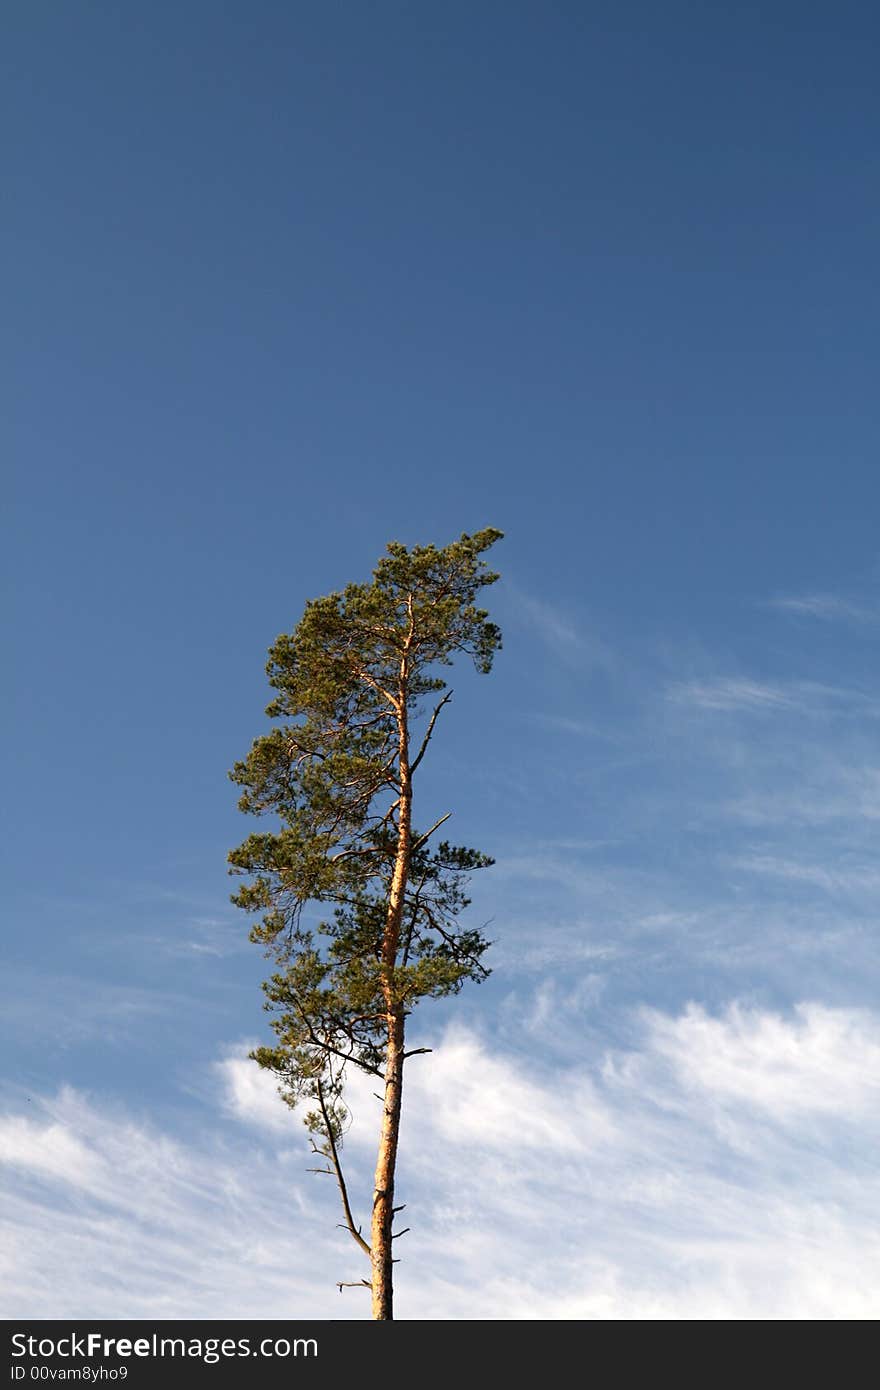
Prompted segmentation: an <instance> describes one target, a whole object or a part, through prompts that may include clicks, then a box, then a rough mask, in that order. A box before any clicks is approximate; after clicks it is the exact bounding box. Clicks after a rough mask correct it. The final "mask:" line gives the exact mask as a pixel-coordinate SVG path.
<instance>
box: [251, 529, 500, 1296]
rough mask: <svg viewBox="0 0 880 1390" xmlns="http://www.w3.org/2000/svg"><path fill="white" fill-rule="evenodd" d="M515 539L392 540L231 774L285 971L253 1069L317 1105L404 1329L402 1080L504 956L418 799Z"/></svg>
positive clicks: (287, 674) (267, 935) (275, 984)
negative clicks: (396, 1298) (364, 1182)
mask: <svg viewBox="0 0 880 1390" xmlns="http://www.w3.org/2000/svg"><path fill="white" fill-rule="evenodd" d="M500 537H501V532H500V531H496V530H493V529H486V530H483V531H479V532H477V534H476V535H473V536H470V535H467V534H464V535H462V537H461V538H460V539H459V540H457V541H454V542H453V543H452V544H451V545H448V546H446V547H445V548H444V549H442V550H440V549H437V548H436V547H435V546H433V545H429V546H416V547H414V548H413V549H412V550H407V549H406V548H405V547H404V546H402V545H399V544H396V543H392V544H391V545H389V546H388V547H387V553H386V555H385V556H384V557H383V558H382V559H381V560H380V561H379V563H378V565H377V567H376V569H375V570H374V572H373V580H372V583H369V584H350V585H349V586H348V587H347V588H346V589H345V590H344V591H343V592H341V593H334V594H329V595H327V597H325V598H320V599H315V600H312V601H311V602H309V603H307V604H306V608H305V612H304V613H303V616H302V618H301V620H300V622H299V624H298V626H297V627H296V629H295V630H294V631H293V632H292V633H290V634H287V635H283V636H281V637H279V638H278V640H277V641H276V642H275V644H274V645H273V646H272V648H271V649H270V652H269V662H268V666H267V672H268V675H269V680H270V683H271V685H272V686H273V688H274V690H275V692H276V695H275V698H274V699H273V700H272V702H271V704H270V705H269V706H268V709H267V711H266V712H267V714H268V715H269V716H270V717H271V718H272V719H273V720H277V721H280V722H278V723H277V724H276V725H275V727H273V728H272V730H271V731H270V732H269V733H266V734H264V735H263V736H262V737H260V738H258V739H257V740H256V741H255V743H254V745H253V747H252V748H251V751H250V753H249V754H248V756H247V757H246V758H245V759H244V760H243V761H242V762H238V763H236V764H235V766H234V768H233V769H232V772H231V773H230V776H231V778H232V780H233V781H234V782H236V783H238V785H239V786H240V787H242V788H243V791H242V794H241V798H240V801H239V806H240V808H241V810H242V811H245V812H248V813H252V814H254V815H257V816H266V815H268V816H270V817H272V818H273V828H272V829H270V830H268V831H260V832H256V833H254V834H252V835H250V836H249V837H248V838H247V839H246V840H245V841H244V843H243V844H242V845H240V846H239V847H238V848H237V849H235V850H233V851H232V853H231V854H230V855H229V862H230V864H231V866H232V868H231V872H233V873H236V874H242V875H246V876H247V882H246V883H245V884H243V885H242V887H241V888H239V890H238V892H237V893H236V894H234V896H233V902H235V903H236V904H237V905H238V906H240V907H242V908H244V909H245V910H246V911H248V912H251V913H254V914H257V915H258V916H259V919H260V920H259V921H258V922H257V924H256V925H255V926H254V927H253V928H252V931H251V938H252V939H253V940H254V941H256V942H259V943H261V944H262V945H263V946H264V947H265V948H266V951H267V954H268V955H270V956H271V957H272V958H273V959H274V962H275V966H276V969H275V972H274V973H273V974H272V976H271V978H270V979H269V980H267V981H266V983H265V984H264V986H263V988H264V990H265V993H266V1004H267V1008H269V1010H270V1011H271V1013H272V1015H273V1019H272V1027H273V1029H274V1032H275V1035H276V1041H275V1045H274V1046H272V1047H260V1048H258V1049H257V1050H256V1051H255V1052H254V1053H253V1056H254V1057H255V1059H256V1060H257V1062H259V1064H260V1065H261V1066H263V1067H266V1068H268V1069H269V1070H270V1071H271V1072H273V1073H274V1074H275V1075H276V1076H277V1077H278V1078H279V1081H280V1090H281V1094H282V1095H283V1096H284V1098H285V1100H287V1102H288V1103H289V1104H290V1105H291V1106H294V1105H298V1104H300V1103H302V1102H304V1103H305V1105H306V1115H305V1121H306V1124H307V1126H308V1128H309V1130H310V1131H311V1134H312V1143H313V1148H314V1150H315V1152H316V1153H318V1154H320V1155H321V1156H322V1158H323V1159H325V1160H326V1164H327V1166H326V1168H324V1169H322V1170H321V1171H325V1172H329V1173H331V1174H333V1175H335V1178H336V1181H337V1183H338V1186H339V1192H340V1196H341V1199H342V1207H343V1212H344V1215H345V1225H346V1226H347V1228H348V1230H349V1232H350V1233H351V1235H352V1237H353V1239H354V1240H355V1242H356V1243H357V1245H358V1246H359V1247H360V1249H361V1250H362V1251H363V1252H364V1254H365V1255H366V1256H367V1257H368V1258H369V1260H370V1277H369V1279H366V1278H364V1279H363V1280H361V1281H360V1282H361V1283H363V1284H366V1285H368V1286H369V1287H370V1288H371V1290H372V1300H373V1316H374V1318H379V1319H388V1318H391V1317H393V1299H392V1265H393V1260H392V1239H393V1229H392V1227H393V1221H394V1214H395V1206H394V1180H395V1170H396V1165H397V1151H398V1140H399V1135H400V1118H401V1102H402V1096H403V1078H404V1067H405V1063H406V1061H407V1059H408V1058H409V1057H412V1056H413V1055H414V1054H415V1053H417V1052H422V1051H425V1049H424V1048H414V1049H412V1050H409V1051H408V1050H407V1047H406V1031H407V1020H408V1018H409V1016H410V1014H411V1013H412V1011H413V1009H414V1008H415V1006H416V1004H417V1003H418V1002H419V1000H421V999H426V998H434V999H436V998H440V997H443V996H445V995H450V994H455V993H457V991H458V990H459V989H461V987H462V985H463V984H464V982H465V981H466V980H475V981H481V980H484V979H485V978H486V975H487V974H488V971H487V970H486V968H485V966H484V965H483V955H484V952H485V951H486V948H487V946H488V944H489V943H488V942H487V940H486V939H485V937H484V936H483V934H482V932H481V931H479V930H478V929H476V928H473V927H465V926H462V925H461V924H460V922H459V916H460V914H461V912H462V910H463V909H464V908H466V907H467V906H468V902H469V899H468V897H467V892H466V890H467V882H468V876H469V874H470V873H471V871H473V870H475V869H480V868H484V867H486V866H487V865H488V864H490V863H491V862H492V861H491V860H490V859H489V858H487V857H486V856H485V855H483V854H481V853H479V852H478V851H477V850H473V849H467V848H464V847H462V846H456V845H453V844H451V843H449V842H448V841H447V840H438V839H437V832H438V831H439V829H440V827H441V826H442V825H443V824H444V822H445V821H446V820H448V818H449V814H451V813H450V812H447V813H445V814H444V815H442V816H440V817H439V819H437V820H436V821H435V822H434V823H433V824H430V825H427V826H425V827H424V828H422V826H421V825H417V824H416V823H415V822H414V820H413V786H414V778H415V775H416V773H417V772H418V769H419V768H420V766H421V764H422V760H423V759H424V757H425V756H426V754H427V752H428V749H429V745H430V743H431V740H432V736H433V735H434V731H435V727H436V725H437V720H438V718H439V716H440V714H441V712H442V710H443V707H444V706H445V705H446V704H447V703H448V702H449V700H450V699H451V694H452V692H451V691H449V690H448V689H447V685H446V681H445V680H444V679H443V676H442V675H441V671H442V669H443V668H444V667H447V666H449V665H450V664H451V663H452V661H453V659H454V657H455V656H456V655H465V656H468V657H470V658H472V660H473V661H474V663H475V665H476V667H477V669H478V670H479V671H482V672H488V671H489V670H490V669H491V667H492V660H493V657H494V655H495V652H496V651H497V650H498V648H499V646H500V644H501V634H500V632H499V629H498V628H497V627H496V625H495V624H494V623H492V622H490V621H489V619H488V614H487V612H486V610H485V609H483V608H480V607H478V605H477V599H478V595H479V592H480V590H481V589H482V588H483V587H485V586H486V585H488V584H492V583H494V581H495V580H496V579H497V578H498V576H497V574H493V573H492V572H491V571H490V570H489V569H488V568H487V565H486V562H485V560H484V559H483V558H482V557H483V554H484V552H485V551H486V550H488V549H489V547H490V546H492V545H494V543H495V542H496V541H497V540H499V539H500ZM438 696H439V698H437V697H438ZM426 698H427V700H428V703H429V705H432V706H433V708H431V709H430V712H428V711H427V710H425V712H424V714H423V707H424V705H425V701H426ZM307 908H308V909H309V911H308V912H306V911H305V909H307ZM316 915H319V916H320V920H319V921H317V922H315V921H314V920H313V918H314V917H315V916H316ZM351 1066H355V1067H358V1068H360V1069H361V1070H362V1071H364V1072H366V1073H368V1074H369V1075H370V1076H372V1077H375V1078H378V1079H379V1080H380V1081H381V1083H382V1086H383V1088H384V1096H383V1106H382V1118H381V1125H380V1132H379V1140H378V1153H377V1160H376V1172H375V1180H374V1190H373V1205H372V1215H371V1220H370V1227H369V1239H367V1237H366V1236H365V1235H364V1233H363V1229H362V1227H361V1226H360V1225H359V1224H358V1223H357V1221H356V1219H355V1216H354V1213H353V1211H352V1207H351V1202H350V1199H349V1193H348V1189H347V1186H346V1182H345V1178H344V1175H343V1170H342V1165H341V1159H340V1151H341V1145H342V1135H343V1131H344V1128H345V1124H346V1120H347V1111H346V1108H345V1104H344V1100H343V1088H344V1084H345V1077H346V1071H347V1069H348V1068H349V1067H351Z"/></svg>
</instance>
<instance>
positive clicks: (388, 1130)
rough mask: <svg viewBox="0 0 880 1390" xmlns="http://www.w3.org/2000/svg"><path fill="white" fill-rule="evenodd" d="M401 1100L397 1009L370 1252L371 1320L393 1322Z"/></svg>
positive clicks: (390, 1036)
mask: <svg viewBox="0 0 880 1390" xmlns="http://www.w3.org/2000/svg"><path fill="white" fill-rule="evenodd" d="M402 1097H403V1009H402V1007H401V1008H399V1009H398V1010H397V1011H396V1013H395V1016H394V1019H393V1021H392V1024H391V1025H390V1026H389V1030H388V1061H387V1065H386V1068H385V1104H384V1106H383V1109H382V1131H381V1135H380V1138H379V1155H378V1158H377V1161H376V1185H375V1191H374V1193H373V1220H372V1229H371V1233H370V1250H371V1252H372V1254H371V1260H372V1265H373V1280H372V1284H373V1317H374V1318H378V1319H393V1317H394V1302H393V1288H392V1262H393V1255H392V1241H391V1227H392V1223H393V1221H394V1170H395V1167H396V1164H397V1142H398V1139H399V1136H400V1103H401V1100H402Z"/></svg>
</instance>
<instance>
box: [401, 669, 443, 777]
mask: <svg viewBox="0 0 880 1390" xmlns="http://www.w3.org/2000/svg"><path fill="white" fill-rule="evenodd" d="M451 699H452V691H451V690H447V692H446V694H445V695H444V696H443V699H442V700H441V701H440V703H439V705H438V706H437V708H436V709H435V710H434V713H433V714H432V715H431V718H430V720H429V722H428V727H427V730H426V731H425V737H424V738H423V739H422V746H421V748H420V749H419V751H418V753H417V754H416V757H415V761H414V762H413V763H412V764H411V765H410V770H409V771H410V776H412V774H413V773H414V772H415V770H416V768H417V767H418V765H419V763H420V762H421V761H422V758H423V757H424V756H425V752H426V750H427V747H428V744H429V743H430V741H431V735H432V733H433V732H434V725H435V724H436V723H437V715H438V714H439V713H440V711H441V710H442V708H443V706H444V705H447V704H448V703H449V701H450V700H451Z"/></svg>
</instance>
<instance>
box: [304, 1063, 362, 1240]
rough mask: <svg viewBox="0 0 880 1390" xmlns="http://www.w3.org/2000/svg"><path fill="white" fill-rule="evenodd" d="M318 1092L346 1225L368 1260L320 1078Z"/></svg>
mask: <svg viewBox="0 0 880 1390" xmlns="http://www.w3.org/2000/svg"><path fill="white" fill-rule="evenodd" d="M317 1092H318V1104H319V1105H320V1107H321V1115H322V1116H323V1119H324V1128H325V1130H326V1133H327V1143H328V1145H329V1146H330V1152H329V1154H327V1157H328V1158H329V1159H330V1162H331V1163H332V1164H333V1168H334V1171H335V1173H336V1181H337V1182H338V1184H339V1195H340V1197H341V1198H342V1210H343V1211H344V1212H345V1225H346V1228H347V1229H348V1232H349V1234H350V1235H351V1237H352V1239H353V1240H354V1242H355V1243H356V1244H357V1245H359V1246H360V1248H361V1250H363V1252H364V1254H365V1255H366V1257H367V1259H370V1257H371V1251H370V1247H369V1245H368V1244H367V1242H366V1241H365V1240H364V1238H363V1236H362V1235H361V1233H360V1230H359V1229H358V1227H357V1226H356V1225H355V1224H354V1217H353V1216H352V1214H351V1205H350V1203H349V1200H348V1188H347V1187H346V1186H345V1178H344V1177H343V1176H342V1167H341V1165H340V1162H339V1151H338V1149H337V1148H336V1140H335V1139H334V1138H333V1125H332V1123H331V1120H330V1116H329V1115H328V1114H327V1106H326V1104H325V1103H324V1087H323V1086H322V1085H321V1081H320V1078H318V1081H317Z"/></svg>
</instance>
